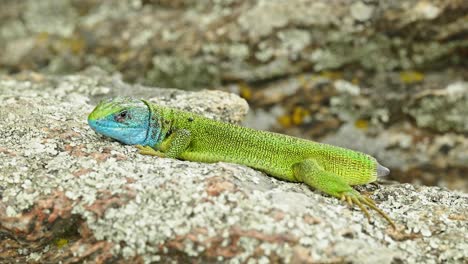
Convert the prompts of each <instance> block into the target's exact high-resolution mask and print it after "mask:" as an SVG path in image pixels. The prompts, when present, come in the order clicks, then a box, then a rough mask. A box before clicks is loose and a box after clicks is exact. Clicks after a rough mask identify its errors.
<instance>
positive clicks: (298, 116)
mask: <svg viewBox="0 0 468 264" xmlns="http://www.w3.org/2000/svg"><path fill="white" fill-rule="evenodd" d="M308 114H309V112H308V111H307V110H306V109H305V108H304V107H301V106H296V107H295V108H294V110H293V113H292V117H291V121H292V123H293V124H294V125H296V126H298V125H301V124H302V123H303V122H304V117H306V116H307V115H308Z"/></svg>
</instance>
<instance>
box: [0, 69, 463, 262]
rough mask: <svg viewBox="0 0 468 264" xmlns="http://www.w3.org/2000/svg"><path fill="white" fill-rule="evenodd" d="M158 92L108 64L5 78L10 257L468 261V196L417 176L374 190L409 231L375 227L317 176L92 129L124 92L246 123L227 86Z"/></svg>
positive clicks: (5, 227)
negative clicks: (278, 172) (281, 172)
mask: <svg viewBox="0 0 468 264" xmlns="http://www.w3.org/2000/svg"><path fill="white" fill-rule="evenodd" d="M147 89H149V88H147V87H141V86H137V85H134V86H132V85H128V84H125V83H123V82H122V81H121V80H120V78H119V77H118V76H113V77H107V76H103V75H102V72H101V71H100V70H97V69H92V70H88V71H87V72H85V73H82V74H77V75H71V76H64V77H50V76H43V75H38V74H27V75H19V76H15V77H11V76H4V77H1V78H0V103H1V104H2V107H1V108H0V197H1V200H0V237H1V238H4V239H3V240H0V247H1V248H4V249H5V250H4V251H2V252H0V260H1V261H7V262H8V261H15V260H16V261H19V262H26V261H28V262H34V261H36V262H58V261H64V262H73V261H75V262H82V261H88V262H96V263H101V262H105V261H107V262H116V263H124V262H126V261H131V262H143V263H150V262H156V261H163V262H170V261H179V262H187V261H189V260H193V259H198V260H200V261H209V262H229V263H240V262H247V261H252V260H255V261H257V262H259V263H266V262H294V263H306V262H310V261H314V262H353V263H362V261H363V260H366V261H368V262H369V263H375V262H379V263H393V262H402V263H415V262H419V263H421V262H424V263H440V262H448V263H455V262H462V261H463V260H466V258H467V257H468V239H467V234H468V224H467V222H468V213H467V212H468V195H467V194H464V193H460V192H451V191H448V190H446V189H443V188H439V187H416V186H412V185H408V184H395V185H388V186H386V185H378V184H370V185H368V186H364V187H360V188H359V190H361V191H372V192H373V193H372V195H371V197H372V198H374V199H375V200H376V201H377V203H378V204H379V206H380V207H381V208H382V209H383V210H384V211H385V212H387V213H388V214H389V215H390V216H391V217H392V218H393V219H394V220H395V221H396V222H397V225H398V229H399V230H398V231H395V230H393V229H391V228H390V227H389V226H388V224H387V223H386V222H385V221H383V220H382V219H381V218H379V217H378V216H377V215H376V214H374V213H373V214H372V215H373V217H374V223H373V224H371V223H368V222H367V220H366V219H365V217H364V215H363V214H362V213H361V212H359V211H358V210H355V209H350V208H348V207H347V206H346V205H344V204H343V203H342V202H340V201H338V200H337V199H334V198H331V197H328V196H325V195H323V194H321V193H319V192H317V191H315V190H312V189H310V188H308V187H307V186H305V185H303V184H297V183H289V182H284V181H280V180H276V179H274V178H272V177H269V176H267V175H265V174H264V173H261V172H258V171H255V170H253V169H250V168H247V167H245V166H240V165H235V164H227V163H214V164H203V163H196V162H188V161H180V160H173V159H160V158H155V157H150V156H142V155H139V154H138V153H137V151H136V149H135V148H134V147H132V146H125V145H122V144H120V143H118V142H115V141H113V140H110V139H108V138H104V137H102V136H100V135H97V134H96V133H94V132H93V131H92V130H91V129H90V128H89V127H88V126H87V123H86V116H87V114H88V113H89V112H90V111H91V109H92V105H93V104H95V103H96V102H97V99H98V98H101V97H104V96H110V95H115V94H118V93H123V92H124V91H126V93H128V94H129V93H133V92H135V93H137V94H138V95H137V96H145V97H148V98H149V97H153V99H152V100H153V101H157V102H160V103H164V104H166V105H171V106H174V107H179V108H184V109H190V110H193V111H196V112H199V113H203V114H206V115H207V116H209V117H213V118H218V119H220V120H228V121H232V122H238V121H239V120H240V119H241V118H242V116H244V115H245V112H246V110H247V107H246V103H245V101H243V100H241V99H239V98H238V97H236V96H233V95H228V94H226V93H221V92H199V93H187V92H180V91H175V90H160V89H156V88H152V89H151V90H147ZM130 91H132V92H130ZM149 91H150V92H151V93H147V92H149ZM128 94H127V95H128ZM201 98H203V99H201Z"/></svg>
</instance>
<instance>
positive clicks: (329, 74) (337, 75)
mask: <svg viewBox="0 0 468 264" xmlns="http://www.w3.org/2000/svg"><path fill="white" fill-rule="evenodd" d="M320 76H322V77H324V78H327V79H330V80H338V79H341V78H342V77H343V74H342V73H341V72H336V71H323V72H321V73H320Z"/></svg>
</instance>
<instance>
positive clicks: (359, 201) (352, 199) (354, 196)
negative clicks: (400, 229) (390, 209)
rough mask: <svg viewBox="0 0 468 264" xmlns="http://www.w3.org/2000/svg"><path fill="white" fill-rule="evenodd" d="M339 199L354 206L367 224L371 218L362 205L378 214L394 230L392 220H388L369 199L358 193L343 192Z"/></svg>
mask: <svg viewBox="0 0 468 264" xmlns="http://www.w3.org/2000/svg"><path fill="white" fill-rule="evenodd" d="M340 198H341V200H342V201H346V202H347V203H348V204H349V205H351V206H353V204H356V205H357V206H358V207H359V208H360V209H361V211H362V212H363V213H364V214H365V215H366V217H367V219H368V220H369V222H370V221H371V217H370V214H369V211H368V210H367V209H366V207H365V206H364V205H367V206H368V207H369V208H371V209H373V210H374V211H376V212H377V213H379V214H380V215H381V216H382V217H383V218H385V220H387V221H388V222H389V223H390V225H392V227H393V228H394V229H396V226H395V223H394V222H393V221H392V219H390V217H389V216H388V215H387V214H386V213H384V212H383V211H382V210H381V209H380V208H378V207H377V205H376V204H375V202H374V200H372V199H371V198H369V197H367V196H363V195H361V194H359V193H358V192H344V193H342V194H341V196H340Z"/></svg>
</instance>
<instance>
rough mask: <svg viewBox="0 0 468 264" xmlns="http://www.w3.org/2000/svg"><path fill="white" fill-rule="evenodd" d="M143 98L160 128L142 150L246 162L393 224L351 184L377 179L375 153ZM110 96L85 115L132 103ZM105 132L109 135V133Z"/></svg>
mask: <svg viewBox="0 0 468 264" xmlns="http://www.w3.org/2000/svg"><path fill="white" fill-rule="evenodd" d="M142 101H143V102H144V103H145V104H146V106H147V107H148V108H149V109H150V113H151V117H152V119H153V121H157V122H156V123H157V124H159V127H158V128H159V130H160V131H162V132H161V137H160V141H159V142H158V143H156V144H155V145H152V146H148V145H147V146H142V145H138V146H137V147H138V148H139V149H140V153H142V154H146V155H154V156H158V157H167V158H177V159H181V160H189V161H196V162H208V163H212V162H219V161H223V162H230V163H236V164H242V165H246V166H249V167H252V168H254V169H257V170H260V171H263V172H265V173H267V174H269V175H271V176H274V177H276V178H279V179H282V180H286V181H292V182H303V183H306V184H307V185H309V186H311V187H313V188H315V189H317V190H320V191H322V192H324V193H327V194H329V195H332V196H334V197H337V198H340V199H342V200H344V201H346V202H348V203H349V204H350V205H352V204H356V205H357V206H359V208H360V209H361V210H362V211H363V212H364V213H365V215H366V216H367V217H368V219H369V220H370V215H369V212H368V210H367V209H366V206H367V207H369V208H371V209H373V210H375V211H377V212H378V213H379V214H380V215H381V216H383V217H384V218H385V219H386V220H387V221H388V222H389V223H390V224H391V225H392V226H393V227H394V228H395V224H394V223H393V221H392V220H391V219H390V218H389V217H388V216H387V215H386V214H385V213H384V212H383V211H381V210H380V209H379V208H378V207H377V206H376V205H375V203H374V201H373V200H371V199H370V198H368V197H366V196H363V195H361V194H359V193H358V192H357V191H356V190H354V189H353V188H352V187H351V186H352V185H361V184H366V183H370V182H373V181H375V180H376V178H377V166H379V165H378V162H377V161H376V160H375V159H374V158H373V157H371V156H369V155H367V154H364V153H361V152H357V151H353V150H349V149H344V148H340V147H336V146H331V145H327V144H321V143H317V142H314V141H309V140H305V139H300V138H295V137H291V136H287V135H282V134H277V133H272V132H267V131H259V130H254V129H250V128H246V127H241V126H237V125H233V124H229V123H223V122H219V121H215V120H211V119H208V118H205V117H203V116H201V115H197V114H194V113H190V112H186V111H180V110H176V109H172V108H167V107H163V106H159V105H156V104H152V103H149V102H146V101H144V100H142ZM109 102H112V100H111V101H108V102H106V103H107V105H105V103H101V104H100V105H98V106H97V107H96V109H95V110H94V111H93V113H91V114H90V118H89V120H97V119H99V117H105V116H109V115H116V114H117V113H119V112H121V111H122V109H123V108H125V109H127V110H126V111H128V109H131V107H132V106H131V104H130V106H125V107H122V106H121V105H122V104H119V103H117V104H115V103H114V106H113V107H109ZM104 105H105V107H104ZM127 105H128V103H127ZM156 126H157V125H156ZM104 134H105V133H104ZM108 136H111V137H112V135H111V134H108Z"/></svg>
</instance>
